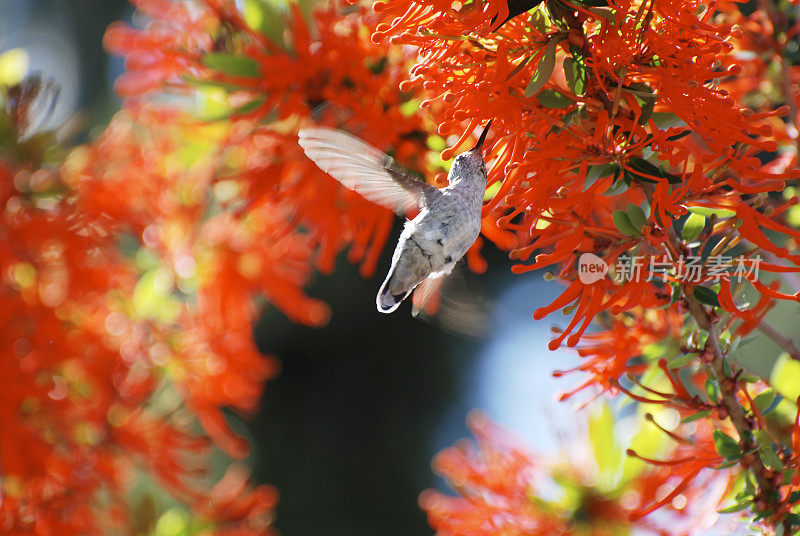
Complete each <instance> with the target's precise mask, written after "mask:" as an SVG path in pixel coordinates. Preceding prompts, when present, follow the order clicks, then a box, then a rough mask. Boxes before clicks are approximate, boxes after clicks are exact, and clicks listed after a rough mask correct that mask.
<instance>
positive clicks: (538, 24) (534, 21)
mask: <svg viewBox="0 0 800 536" xmlns="http://www.w3.org/2000/svg"><path fill="white" fill-rule="evenodd" d="M530 22H531V26H533V27H534V28H536V30H537V31H538V32H539V33H540V34H542V35H545V34H546V33H547V32H548V31H549V30H550V19H548V18H547V12H546V10H545V9H543V6H542V5H541V4H540V5H538V6H536V9H534V10H533V11H531V18H530Z"/></svg>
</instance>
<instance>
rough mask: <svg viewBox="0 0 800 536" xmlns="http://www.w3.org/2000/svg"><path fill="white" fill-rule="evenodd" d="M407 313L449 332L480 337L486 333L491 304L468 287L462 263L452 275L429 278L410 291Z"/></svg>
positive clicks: (482, 294)
mask: <svg viewBox="0 0 800 536" xmlns="http://www.w3.org/2000/svg"><path fill="white" fill-rule="evenodd" d="M411 301H412V304H413V305H412V308H411V314H412V315H413V316H415V317H418V318H423V319H425V320H428V321H430V322H432V323H433V324H436V325H438V326H439V327H440V328H444V329H445V330H447V331H450V332H452V333H460V334H464V335H470V336H472V337H481V336H483V335H485V334H486V332H487V331H488V330H489V314H490V311H491V309H492V304H491V302H490V301H489V299H488V298H487V297H486V296H485V295H484V293H483V292H481V291H479V290H478V289H476V288H474V287H471V286H470V285H469V284H468V281H467V273H466V269H465V268H464V265H463V263H461V262H459V263H458V264H457V265H456V266H455V268H454V270H453V272H452V273H450V274H437V275H434V276H429V277H428V278H427V279H425V281H423V282H422V283H420V284H419V286H417V288H415V289H414V295H413V296H412V297H411Z"/></svg>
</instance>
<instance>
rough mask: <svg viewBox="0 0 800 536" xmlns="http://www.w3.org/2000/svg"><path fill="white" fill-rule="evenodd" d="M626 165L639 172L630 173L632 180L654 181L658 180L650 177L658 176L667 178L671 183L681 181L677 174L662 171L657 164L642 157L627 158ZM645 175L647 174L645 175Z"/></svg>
mask: <svg viewBox="0 0 800 536" xmlns="http://www.w3.org/2000/svg"><path fill="white" fill-rule="evenodd" d="M628 165H629V166H630V167H632V168H633V169H634V170H635V171H638V172H639V173H631V176H632V178H633V180H635V181H638V182H650V183H655V182H658V180H656V179H653V178H651V177H659V178H664V179H667V181H668V182H670V183H671V184H677V183H680V182H681V178H680V177H678V176H677V175H673V174H671V173H667V172H666V171H663V170H662V169H660V168H659V167H658V166H656V165H655V164H653V163H652V162H649V161H647V160H645V159H644V158H639V157H634V158H630V159H628ZM645 175H647V176H645Z"/></svg>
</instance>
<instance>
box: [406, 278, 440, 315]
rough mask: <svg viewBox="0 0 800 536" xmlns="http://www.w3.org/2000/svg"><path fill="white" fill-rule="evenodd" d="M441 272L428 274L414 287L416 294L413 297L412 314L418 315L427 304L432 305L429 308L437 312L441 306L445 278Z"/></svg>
mask: <svg viewBox="0 0 800 536" xmlns="http://www.w3.org/2000/svg"><path fill="white" fill-rule="evenodd" d="M445 277H447V276H443V275H441V274H436V275H432V276H428V278H427V279H425V281H423V282H422V283H420V284H419V286H418V287H417V288H415V289H414V295H413V296H412V297H411V303H412V306H411V314H412V316H417V315H419V313H420V312H421V311H423V310H426V306H430V308H429V310H430V311H431V312H435V310H437V309H438V308H439V303H438V302H439V299H440V298H441V290H442V282H443V281H444V278H445Z"/></svg>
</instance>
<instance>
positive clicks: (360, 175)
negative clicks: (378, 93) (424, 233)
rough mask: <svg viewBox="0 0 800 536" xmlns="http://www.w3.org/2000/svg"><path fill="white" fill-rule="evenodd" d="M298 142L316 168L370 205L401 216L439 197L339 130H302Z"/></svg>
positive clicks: (383, 155)
mask: <svg viewBox="0 0 800 536" xmlns="http://www.w3.org/2000/svg"><path fill="white" fill-rule="evenodd" d="M298 136H299V140H298V143H299V144H300V147H302V148H303V150H304V151H305V153H306V155H307V156H308V157H309V158H310V159H311V160H313V161H314V163H315V164H317V166H319V168H320V169H322V170H323V171H325V172H326V173H328V174H329V175H330V176H331V177H333V178H334V179H336V180H338V181H339V182H341V183H342V184H343V185H345V186H347V187H348V188H350V189H351V190H353V191H355V192H357V193H359V194H360V195H362V196H363V197H365V198H366V199H369V200H370V201H372V202H373V203H377V204H379V205H382V206H384V207H386V208H390V209H392V210H394V211H395V212H397V213H398V214H399V215H401V216H405V214H406V212H407V211H408V210H410V209H415V208H425V207H427V206H430V205H431V204H432V203H433V200H434V199H436V198H437V197H439V196H441V195H442V193H441V192H440V191H439V189H438V188H434V187H433V186H431V185H429V184H426V183H424V182H422V181H420V180H418V179H416V178H414V177H413V176H412V175H411V174H409V172H408V171H406V170H404V169H403V168H402V167H401V166H400V165H399V164H397V163H396V162H395V161H394V159H393V158H392V157H391V156H389V155H387V154H386V153H384V152H382V151H380V150H378V149H376V148H375V147H373V146H371V145H369V144H367V143H365V142H363V141H361V140H360V139H358V138H355V137H353V136H351V135H350V134H347V133H345V132H342V131H341V130H334V129H332V128H325V127H314V128H305V129H302V130H301V131H300V132H299V133H298Z"/></svg>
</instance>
